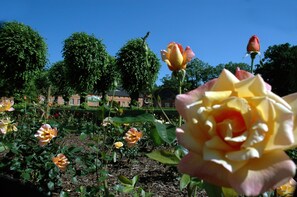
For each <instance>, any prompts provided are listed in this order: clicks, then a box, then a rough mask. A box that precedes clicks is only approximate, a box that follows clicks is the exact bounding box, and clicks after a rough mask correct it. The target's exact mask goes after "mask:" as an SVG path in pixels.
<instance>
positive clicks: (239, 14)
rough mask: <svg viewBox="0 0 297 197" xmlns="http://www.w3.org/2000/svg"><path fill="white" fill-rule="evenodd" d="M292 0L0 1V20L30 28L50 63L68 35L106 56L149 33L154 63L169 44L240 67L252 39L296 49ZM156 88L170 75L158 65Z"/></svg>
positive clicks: (57, 57)
mask: <svg viewBox="0 0 297 197" xmlns="http://www.w3.org/2000/svg"><path fill="white" fill-rule="evenodd" d="M296 10H297V1H296V0H283V1H280V0H184V1H178V0H150V1H144V0H105V1H104V0H86V1H79V0H2V1H1V5H0V20H1V21H13V20H16V21H18V22H22V23H24V24H26V25H29V26H30V27H32V28H33V29H34V30H35V31H37V32H39V34H40V35H41V36H42V37H43V38H44V39H45V42H46V43H47V45H48V53H49V56H48V59H49V61H50V64H51V63H54V62H56V61H59V60H62V53H61V51H62V48H63V41H64V40H65V39H66V38H68V37H69V36H70V35H71V34H72V33H74V32H86V33H88V34H93V35H95V36H96V37H97V38H99V39H101V40H102V42H103V43H104V44H105V46H106V49H107V51H108V53H109V54H110V55H113V56H114V55H116V53H117V52H118V50H119V49H120V48H121V47H122V46H123V45H124V44H125V43H126V42H127V41H128V40H130V39H134V38H139V37H142V36H144V35H145V34H146V32H148V31H150V36H149V37H148V39H147V43H148V45H149V47H150V49H151V50H153V51H154V52H155V53H156V55H157V56H158V58H159V59H161V56H160V50H162V49H166V47H167V44H168V43H169V42H171V41H175V42H178V43H180V44H182V45H183V46H184V47H186V46H190V47H191V48H192V50H193V51H194V52H195V54H196V57H197V58H199V59H200V60H202V61H204V62H206V63H209V64H210V65H212V66H216V65H218V64H220V63H228V62H230V61H232V62H234V63H238V62H244V63H250V59H249V58H244V56H245V53H246V45H247V42H248V40H249V38H250V37H251V36H252V35H257V36H258V37H259V38H260V44H261V52H262V53H263V52H264V51H265V50H266V49H267V47H268V46H272V45H275V44H283V43H290V44H291V45H297V12H296ZM161 63H162V67H161V69H160V72H159V75H158V76H159V77H158V81H157V84H160V81H159V80H160V79H161V78H163V77H164V76H166V75H168V74H170V71H169V70H168V68H167V66H166V64H165V63H164V62H162V61H161Z"/></svg>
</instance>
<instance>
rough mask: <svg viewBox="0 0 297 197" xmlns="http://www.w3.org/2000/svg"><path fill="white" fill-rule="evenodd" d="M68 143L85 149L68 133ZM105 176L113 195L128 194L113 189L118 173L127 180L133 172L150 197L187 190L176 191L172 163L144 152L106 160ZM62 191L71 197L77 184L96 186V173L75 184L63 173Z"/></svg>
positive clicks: (170, 196) (172, 196)
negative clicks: (130, 157) (157, 159)
mask: <svg viewBox="0 0 297 197" xmlns="http://www.w3.org/2000/svg"><path fill="white" fill-rule="evenodd" d="M66 140H67V141H68V143H70V144H76V145H77V146H83V147H85V148H86V149H87V148H88V147H86V146H85V143H83V142H82V141H80V140H79V138H78V137H74V136H71V137H69V138H68V139H66ZM107 171H108V178H107V184H108V187H109V189H110V190H111V192H112V193H113V194H115V195H116V196H123V197H124V196H132V194H123V193H119V192H116V191H115V190H114V189H113V188H114V186H115V185H118V184H120V181H119V180H118V176H119V175H123V176H125V177H127V178H129V179H132V178H133V177H134V176H135V175H138V176H139V179H138V182H137V184H136V187H141V188H142V189H143V190H144V191H145V192H150V193H152V196H154V197H165V196H166V197H175V196H176V197H178V196H181V197H182V196H187V191H186V190H183V191H180V189H179V178H180V173H179V172H178V171H177V169H176V167H175V166H168V165H164V164H162V163H159V162H157V161H155V160H152V159H150V158H148V157H146V156H145V155H144V154H142V155H141V156H139V157H137V159H133V160H128V159H125V158H122V159H121V160H118V161H117V162H116V163H113V162H112V163H110V164H108V165H107ZM62 178H63V191H67V192H68V194H69V195H70V196H71V197H76V196H77V197H78V196H79V193H78V192H77V189H78V188H79V187H80V186H96V185H97V184H98V182H97V176H96V175H95V174H89V175H87V176H80V177H78V178H77V180H78V183H77V184H74V183H73V182H72V181H70V180H71V177H67V175H65V176H63V177H62ZM58 196H59V195H58V194H54V195H53V197H58ZM198 196H199V197H200V196H201V197H205V196H207V195H206V193H205V191H203V190H202V191H200V192H199V193H198Z"/></svg>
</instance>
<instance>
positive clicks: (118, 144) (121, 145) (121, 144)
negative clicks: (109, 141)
mask: <svg viewBox="0 0 297 197" xmlns="http://www.w3.org/2000/svg"><path fill="white" fill-rule="evenodd" d="M123 146H124V144H123V142H116V143H114V147H115V148H116V149H120V148H122V147H123Z"/></svg>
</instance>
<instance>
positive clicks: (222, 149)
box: [176, 69, 297, 196]
mask: <svg viewBox="0 0 297 197" xmlns="http://www.w3.org/2000/svg"><path fill="white" fill-rule="evenodd" d="M176 109H177V111H178V112H179V114H180V115H181V116H182V117H183V118H184V120H185V123H184V124H183V125H182V126H181V127H180V128H177V130H176V134H177V139H178V143H179V144H181V145H183V146H184V147H185V148H186V149H187V150H188V151H189V152H188V154H187V155H186V156H185V157H184V158H182V160H181V162H180V163H179V165H178V169H179V170H180V171H181V172H182V173H186V174H189V175H191V176H195V177H198V178H200V179H203V180H205V181H207V182H210V183H213V184H215V185H218V186H224V187H231V188H233V189H235V190H236V191H237V192H238V193H239V194H244V195H247V196H257V195H259V194H261V193H263V192H265V191H268V190H269V189H271V188H276V187H277V186H280V185H282V184H284V183H286V182H288V181H289V180H290V179H291V178H292V177H293V176H294V174H295V170H296V166H295V164H294V162H293V161H292V160H291V159H290V158H289V157H288V156H287V154H286V153H285V152H284V150H286V149H289V148H293V147H296V145H297V127H296V122H297V116H296V113H297V94H296V93H295V94H291V95H288V96H286V97H283V98H281V97H279V96H278V95H276V94H274V93H273V92H271V90H270V86H269V85H268V84H266V83H265V82H264V81H263V79H262V78H261V76H260V75H256V76H253V75H252V74H250V73H248V72H246V71H240V70H239V69H238V70H237V71H236V76H234V75H233V74H232V73H231V72H229V71H228V70H225V69H224V70H223V71H222V73H221V74H220V76H219V77H218V78H217V79H213V80H211V81H209V82H207V83H206V84H204V85H202V86H200V87H198V88H197V89H195V90H192V91H190V92H188V93H186V94H180V95H178V96H177V98H176Z"/></svg>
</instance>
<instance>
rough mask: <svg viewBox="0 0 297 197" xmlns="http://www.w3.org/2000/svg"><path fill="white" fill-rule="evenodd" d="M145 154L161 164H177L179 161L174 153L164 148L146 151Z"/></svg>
mask: <svg viewBox="0 0 297 197" xmlns="http://www.w3.org/2000/svg"><path fill="white" fill-rule="evenodd" d="M146 156H148V157H149V158H151V159H153V160H156V161H158V162H161V163H163V164H168V165H177V164H178V163H179V159H178V158H177V157H176V155H175V154H174V153H171V152H169V151H165V150H156V151H153V152H151V153H147V154H146Z"/></svg>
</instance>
